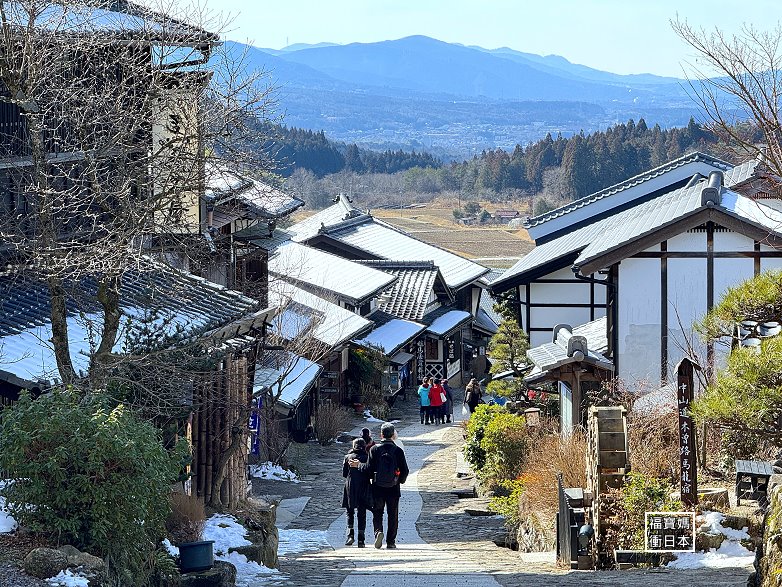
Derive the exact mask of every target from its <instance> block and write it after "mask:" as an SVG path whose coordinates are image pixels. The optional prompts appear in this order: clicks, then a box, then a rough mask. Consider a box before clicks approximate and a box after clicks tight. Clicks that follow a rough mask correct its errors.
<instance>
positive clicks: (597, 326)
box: [573, 316, 608, 355]
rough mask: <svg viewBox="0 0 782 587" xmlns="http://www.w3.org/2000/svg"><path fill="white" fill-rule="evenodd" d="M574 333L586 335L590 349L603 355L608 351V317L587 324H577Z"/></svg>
mask: <svg viewBox="0 0 782 587" xmlns="http://www.w3.org/2000/svg"><path fill="white" fill-rule="evenodd" d="M573 334H574V335H577V336H584V337H586V339H587V344H588V345H589V349H590V350H593V351H595V352H596V353H600V354H601V355H604V354H605V353H607V352H608V319H607V318H606V317H605V316H603V317H602V318H598V319H597V320H592V321H591V322H587V323H586V324H581V325H580V326H575V327H574V328H573Z"/></svg>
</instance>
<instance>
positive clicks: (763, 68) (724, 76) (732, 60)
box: [671, 19, 782, 182]
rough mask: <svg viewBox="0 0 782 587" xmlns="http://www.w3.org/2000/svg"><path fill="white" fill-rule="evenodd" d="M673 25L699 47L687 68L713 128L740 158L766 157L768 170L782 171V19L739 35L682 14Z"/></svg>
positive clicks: (778, 174)
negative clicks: (769, 26) (772, 25)
mask: <svg viewBox="0 0 782 587" xmlns="http://www.w3.org/2000/svg"><path fill="white" fill-rule="evenodd" d="M671 26H672V27H673V30H674V32H676V34H677V35H679V37H681V38H682V39H683V40H684V41H685V42H686V43H687V44H688V45H690V47H692V48H693V49H694V50H695V52H696V60H695V63H690V64H687V67H686V69H685V71H686V73H687V74H688V77H689V78H690V91H691V95H692V97H693V98H694V99H695V101H696V102H697V103H698V104H699V106H700V107H701V109H702V111H703V114H704V115H705V117H706V119H707V124H706V126H707V128H708V129H709V130H710V131H712V132H714V133H715V134H716V135H717V136H718V137H720V138H721V139H722V140H723V141H724V142H725V143H726V145H727V146H728V147H729V148H732V150H733V151H734V153H736V154H737V155H738V156H739V157H740V158H746V156H747V155H748V154H750V155H756V156H758V157H762V159H763V161H764V162H765V164H766V166H767V167H768V171H769V172H770V173H771V174H772V175H773V176H776V178H780V177H782V128H781V127H780V97H781V96H782V70H781V69H780V65H781V64H782V53H780V43H781V42H782V28H781V27H780V25H777V26H776V27H775V28H774V29H772V30H768V31H759V30H757V29H756V28H754V27H753V26H751V25H744V26H743V28H742V29H741V32H740V33H738V34H736V35H729V34H726V33H725V32H724V31H722V30H720V29H719V28H715V29H714V30H705V29H703V28H696V27H693V26H692V25H690V24H689V23H687V22H686V21H685V20H680V19H676V20H674V21H672V22H671ZM777 182H778V179H777Z"/></svg>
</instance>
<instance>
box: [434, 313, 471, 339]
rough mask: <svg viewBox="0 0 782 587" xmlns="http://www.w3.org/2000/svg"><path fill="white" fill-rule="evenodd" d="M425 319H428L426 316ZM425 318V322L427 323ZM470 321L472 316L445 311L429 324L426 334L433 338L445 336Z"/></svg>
mask: <svg viewBox="0 0 782 587" xmlns="http://www.w3.org/2000/svg"><path fill="white" fill-rule="evenodd" d="M426 318H429V316H427V317H426ZM426 318H425V321H427V320H426ZM471 319H472V314H470V313H469V312H465V311H464V310H445V311H444V312H443V313H442V314H440V315H438V316H437V317H436V318H435V319H434V320H432V322H431V323H430V324H429V327H428V328H427V329H426V331H427V332H429V333H431V334H434V335H435V336H445V335H446V334H448V333H450V332H451V331H453V330H456V328H458V327H459V326H461V325H462V324H464V323H465V322H468V321H470V320H471Z"/></svg>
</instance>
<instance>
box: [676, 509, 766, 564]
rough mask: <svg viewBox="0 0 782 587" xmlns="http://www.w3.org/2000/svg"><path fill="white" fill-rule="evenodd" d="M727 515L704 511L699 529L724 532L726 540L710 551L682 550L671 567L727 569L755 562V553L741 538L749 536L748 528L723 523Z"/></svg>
mask: <svg viewBox="0 0 782 587" xmlns="http://www.w3.org/2000/svg"><path fill="white" fill-rule="evenodd" d="M724 519H725V516H724V515H723V514H721V513H719V512H704V516H703V523H702V524H701V525H700V528H699V530H701V531H702V532H707V533H709V534H723V535H725V540H724V541H723V542H722V544H721V545H720V547H719V548H712V549H710V550H709V551H708V552H682V553H677V554H676V560H675V561H672V562H670V563H668V565H667V566H668V568H669V569H700V568H710V569H726V568H737V567H750V566H752V564H753V563H754V562H755V553H754V552H753V551H751V550H748V549H746V548H744V546H742V545H741V542H740V541H741V540H743V539H747V538H749V533H748V532H747V530H748V529H749V528H746V527H745V528H743V529H742V530H734V529H733V528H726V527H725V526H723V525H722V521H723V520H724Z"/></svg>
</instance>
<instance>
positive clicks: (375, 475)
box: [349, 422, 410, 548]
mask: <svg viewBox="0 0 782 587" xmlns="http://www.w3.org/2000/svg"><path fill="white" fill-rule="evenodd" d="M380 436H381V437H382V439H383V440H382V441H381V442H380V444H376V445H375V446H373V447H372V450H370V451H369V458H368V459H367V462H366V463H362V462H361V461H360V460H359V459H352V460H351V461H350V463H349V464H350V466H351V467H356V468H358V469H360V470H365V471H367V472H368V473H369V478H370V480H371V487H372V498H373V501H374V509H373V510H372V527H373V529H374V531H375V548H381V547H382V546H383V538H384V535H383V510H386V511H387V512H388V526H387V531H388V533H387V534H386V535H385V539H386V548H396V536H397V533H398V531H399V499H400V498H401V497H402V491H401V488H400V485H402V484H404V482H405V481H407V476H408V475H409V474H410V469H409V468H408V466H407V460H406V459H405V451H404V450H402V449H401V448H400V447H398V446H397V445H396V444H395V443H394V440H396V438H397V434H396V428H395V427H394V425H393V424H391V423H390V422H386V423H385V424H383V425H382V426H381V427H380Z"/></svg>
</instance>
